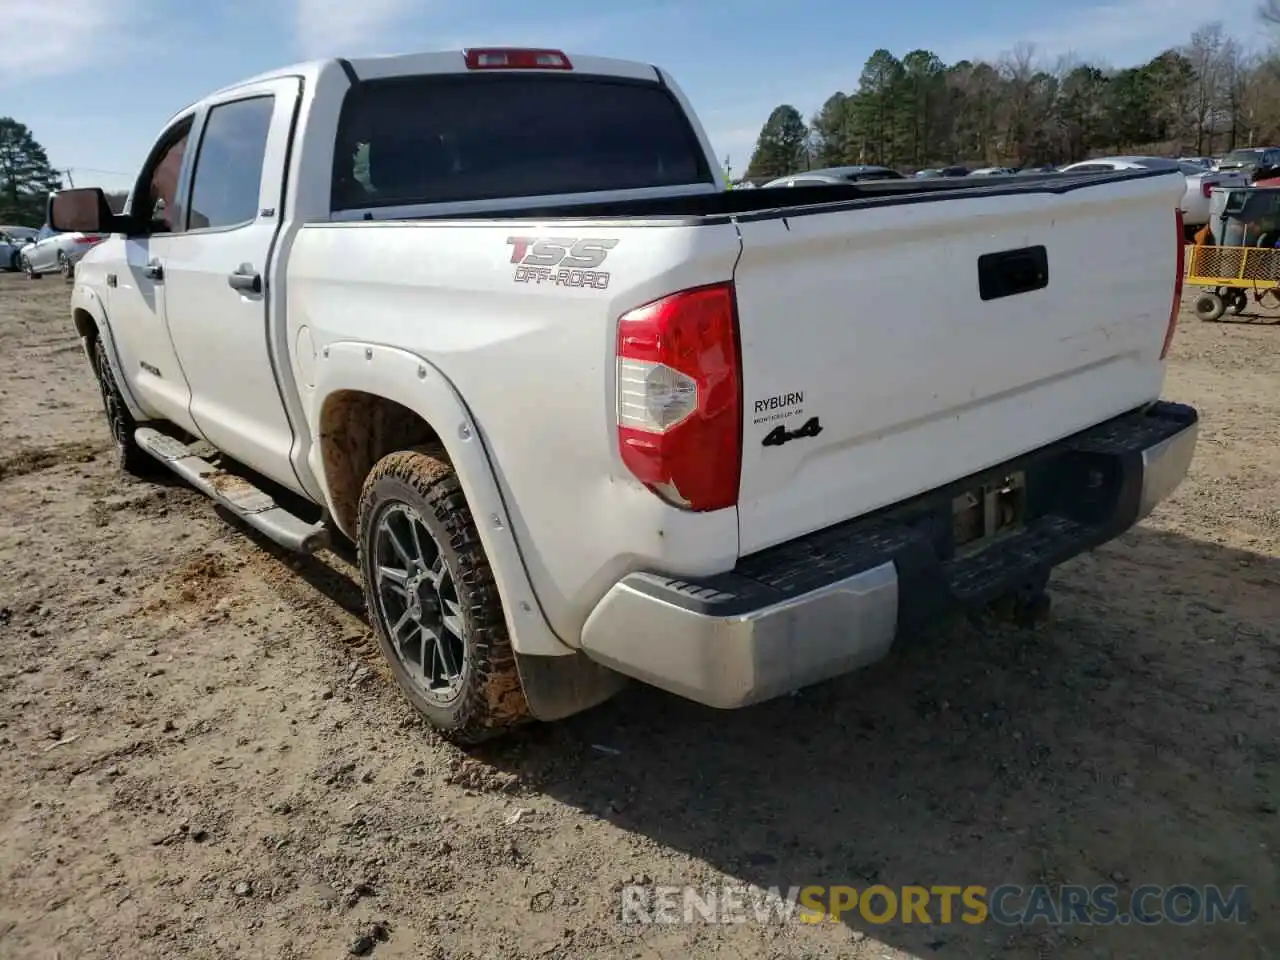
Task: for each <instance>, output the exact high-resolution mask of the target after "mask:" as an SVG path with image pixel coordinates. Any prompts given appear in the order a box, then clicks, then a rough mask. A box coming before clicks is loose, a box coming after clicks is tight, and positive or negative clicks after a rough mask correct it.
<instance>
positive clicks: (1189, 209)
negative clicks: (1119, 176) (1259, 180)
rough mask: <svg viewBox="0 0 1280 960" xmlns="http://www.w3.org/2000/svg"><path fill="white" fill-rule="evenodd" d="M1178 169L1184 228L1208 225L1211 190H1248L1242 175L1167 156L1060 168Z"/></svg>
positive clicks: (1077, 170)
mask: <svg viewBox="0 0 1280 960" xmlns="http://www.w3.org/2000/svg"><path fill="white" fill-rule="evenodd" d="M1175 167H1176V168H1177V169H1179V170H1181V171H1182V174H1183V176H1185V177H1186V178H1187V192H1186V193H1184V194H1183V195H1182V202H1181V203H1180V204H1179V205H1178V206H1179V208H1180V209H1181V210H1182V225H1183V226H1184V227H1203V226H1204V225H1205V224H1206V223H1208V222H1209V197H1210V195H1211V194H1212V193H1213V188H1214V187H1247V186H1248V185H1249V177H1248V175H1247V174H1244V173H1236V172H1231V171H1215V170H1209V169H1206V168H1205V167H1203V166H1201V165H1200V164H1199V163H1195V162H1192V161H1188V160H1170V159H1169V158H1168V157H1097V158H1096V159H1093V160H1082V161H1080V162H1079V163H1072V164H1068V165H1067V166H1065V167H1063V168H1062V172H1063V173H1101V172H1104V171H1107V170H1172V169H1173V168H1175Z"/></svg>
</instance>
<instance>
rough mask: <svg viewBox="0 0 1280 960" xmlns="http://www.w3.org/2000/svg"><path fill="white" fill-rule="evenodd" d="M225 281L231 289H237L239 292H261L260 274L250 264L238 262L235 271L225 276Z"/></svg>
mask: <svg viewBox="0 0 1280 960" xmlns="http://www.w3.org/2000/svg"><path fill="white" fill-rule="evenodd" d="M227 283H228V284H230V286H231V289H232V290H239V291H240V292H241V293H261V292H262V275H261V274H260V273H258V271H256V270H254V269H253V266H252V264H248V263H242V264H240V266H239V267H238V268H237V269H236V271H235V273H232V274H230V275H229V276H228V277H227Z"/></svg>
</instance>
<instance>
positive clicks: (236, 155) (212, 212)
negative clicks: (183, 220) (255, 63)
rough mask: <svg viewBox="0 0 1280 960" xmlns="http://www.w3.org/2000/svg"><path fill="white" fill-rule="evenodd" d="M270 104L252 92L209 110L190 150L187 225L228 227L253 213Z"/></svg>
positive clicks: (255, 213) (248, 219) (249, 218)
mask: <svg viewBox="0 0 1280 960" xmlns="http://www.w3.org/2000/svg"><path fill="white" fill-rule="evenodd" d="M274 106H275V101H274V100H273V99H272V98H271V97H254V98H253V99H251V100H236V101H234V102H232V103H224V104H222V105H220V106H217V107H214V108H213V109H212V110H210V111H209V119H208V121H207V122H206V123H205V128H204V133H203V134H202V135H201V137H200V152H199V153H198V154H196V169H195V182H194V185H193V187H192V191H191V219H190V224H189V226H190V229H192V230H199V229H201V228H203V227H230V226H235V225H236V224H241V223H249V222H251V221H253V220H255V219H257V216H258V191H259V189H260V188H261V186H262V164H263V160H264V159H265V157H266V153H267V133H268V131H269V130H270V129H271V113H272V110H273V109H274Z"/></svg>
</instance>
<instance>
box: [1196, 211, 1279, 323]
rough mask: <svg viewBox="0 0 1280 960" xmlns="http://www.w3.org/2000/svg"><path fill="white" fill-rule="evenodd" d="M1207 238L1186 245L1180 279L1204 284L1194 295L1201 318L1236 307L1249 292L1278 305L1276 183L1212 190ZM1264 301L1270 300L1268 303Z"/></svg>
mask: <svg viewBox="0 0 1280 960" xmlns="http://www.w3.org/2000/svg"><path fill="white" fill-rule="evenodd" d="M1213 194H1214V196H1213V204H1212V206H1213V210H1212V215H1211V217H1210V224H1209V231H1210V232H1211V237H1210V238H1209V242H1208V243H1196V244H1195V245H1194V246H1191V247H1189V248H1187V273H1186V280H1185V282H1186V283H1188V284H1191V285H1193V286H1197V287H1203V288H1204V290H1203V292H1201V293H1200V294H1199V295H1198V296H1197V297H1196V299H1195V303H1194V309H1195V314H1196V316H1197V317H1199V318H1200V319H1201V320H1217V319H1218V318H1219V317H1221V316H1222V315H1223V314H1224V313H1225V312H1226V311H1227V310H1231V311H1232V312H1233V313H1241V312H1242V311H1243V310H1244V308H1245V307H1246V306H1248V303H1249V292H1250V291H1252V292H1253V299H1254V301H1255V302H1256V303H1258V304H1259V305H1262V304H1263V298H1264V297H1270V299H1271V301H1272V303H1274V304H1275V305H1280V247H1278V246H1277V245H1280V189H1277V188H1274V187H1244V188H1237V187H1233V188H1229V189H1220V190H1214V191H1213ZM1268 305H1270V304H1268Z"/></svg>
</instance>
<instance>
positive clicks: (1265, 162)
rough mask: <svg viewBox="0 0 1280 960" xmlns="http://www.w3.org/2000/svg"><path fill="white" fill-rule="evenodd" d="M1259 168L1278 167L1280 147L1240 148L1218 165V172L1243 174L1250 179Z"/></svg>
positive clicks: (1279, 165)
mask: <svg viewBox="0 0 1280 960" xmlns="http://www.w3.org/2000/svg"><path fill="white" fill-rule="evenodd" d="M1259 167H1266V168H1268V169H1275V168H1276V167H1280V147H1242V148H1241V149H1239V150H1232V151H1231V152H1230V153H1228V154H1227V155H1226V156H1225V157H1223V158H1222V160H1221V162H1219V164H1218V170H1219V172H1223V173H1225V172H1227V171H1233V172H1238V173H1243V174H1245V175H1246V176H1247V177H1249V178H1250V179H1252V178H1253V175H1254V173H1255V171H1257V170H1258V168H1259Z"/></svg>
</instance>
